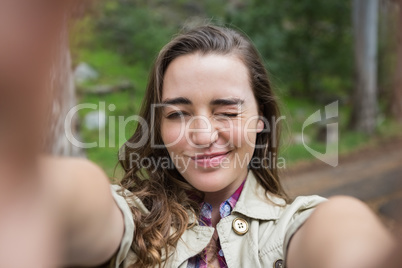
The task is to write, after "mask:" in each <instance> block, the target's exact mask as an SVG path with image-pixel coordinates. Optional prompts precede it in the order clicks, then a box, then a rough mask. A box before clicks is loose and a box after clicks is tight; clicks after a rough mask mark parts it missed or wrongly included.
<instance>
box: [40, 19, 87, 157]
mask: <svg viewBox="0 0 402 268" xmlns="http://www.w3.org/2000/svg"><path fill="white" fill-rule="evenodd" d="M67 20H68V19H66V22H65V25H64V27H63V31H62V32H61V34H60V45H59V52H58V55H59V58H58V59H56V60H55V64H54V66H53V70H52V78H51V80H52V81H51V83H52V85H51V86H52V90H53V98H54V101H53V107H52V111H51V116H50V117H51V118H50V121H51V122H50V123H49V125H50V129H49V132H48V134H49V136H48V138H47V140H46V141H45V142H46V144H45V148H46V151H47V153H50V154H52V155H58V156H85V154H84V151H83V149H82V148H79V147H76V146H74V145H73V144H72V143H71V141H72V140H73V139H72V138H73V137H72V136H74V139H78V136H79V134H78V123H77V122H78V118H77V117H74V118H73V120H72V121H71V124H68V123H65V121H66V116H67V114H68V112H69V111H70V109H71V108H73V107H74V106H75V105H76V98H75V84H74V76H73V70H72V64H71V54H70V49H69V38H68V35H69V31H68V22H67ZM67 128H70V129H71V131H66V129H67Z"/></svg>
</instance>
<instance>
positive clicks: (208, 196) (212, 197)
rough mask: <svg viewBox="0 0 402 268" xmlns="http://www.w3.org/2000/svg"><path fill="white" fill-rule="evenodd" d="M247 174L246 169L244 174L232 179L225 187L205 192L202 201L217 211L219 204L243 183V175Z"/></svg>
mask: <svg viewBox="0 0 402 268" xmlns="http://www.w3.org/2000/svg"><path fill="white" fill-rule="evenodd" d="M246 175H247V171H246V172H245V174H241V176H239V178H238V179H236V180H235V181H233V182H232V183H231V184H229V185H228V186H227V187H225V188H223V189H222V190H220V191H217V192H205V197H204V202H207V203H208V204H210V205H211V206H212V209H213V210H212V211H216V210H218V211H219V206H220V205H221V204H222V203H223V202H225V201H226V200H227V199H228V198H229V197H231V196H232V195H233V193H234V192H235V191H236V190H237V189H238V188H239V187H240V185H241V184H242V183H243V181H244V179H245V177H246Z"/></svg>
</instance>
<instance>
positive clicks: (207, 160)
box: [190, 151, 231, 167]
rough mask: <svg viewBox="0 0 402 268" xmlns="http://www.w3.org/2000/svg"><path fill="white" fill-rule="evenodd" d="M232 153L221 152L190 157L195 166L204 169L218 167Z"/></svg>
mask: <svg viewBox="0 0 402 268" xmlns="http://www.w3.org/2000/svg"><path fill="white" fill-rule="evenodd" d="M230 152H231V151H227V152H219V153H213V154H202V155H196V156H193V157H190V158H191V160H193V161H194V162H195V164H196V165H197V166H198V165H199V166H202V167H217V166H219V165H220V164H221V162H222V161H223V159H225V158H226V157H227V156H228V154H229V153H230Z"/></svg>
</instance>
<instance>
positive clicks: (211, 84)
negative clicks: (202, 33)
mask: <svg viewBox="0 0 402 268" xmlns="http://www.w3.org/2000/svg"><path fill="white" fill-rule="evenodd" d="M182 96H184V97H187V98H192V99H194V100H198V101H202V100H210V99H214V98H222V97H237V98H242V99H247V98H249V97H250V96H253V92H252V89H251V86H250V79H249V74H248V70H247V67H246V66H245V64H244V63H243V62H242V61H241V60H240V59H239V58H238V57H237V56H236V55H231V54H229V55H217V54H207V55H202V54H200V53H196V54H189V55H184V56H180V57H178V58H176V59H175V60H173V61H172V62H171V64H170V65H169V66H168V68H167V70H166V73H165V76H164V83H163V89H162V99H166V98H175V97H182Z"/></svg>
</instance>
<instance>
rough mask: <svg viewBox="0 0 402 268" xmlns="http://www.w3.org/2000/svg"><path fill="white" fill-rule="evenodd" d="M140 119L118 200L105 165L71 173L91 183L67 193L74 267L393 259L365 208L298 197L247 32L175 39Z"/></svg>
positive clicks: (206, 31)
mask: <svg viewBox="0 0 402 268" xmlns="http://www.w3.org/2000/svg"><path fill="white" fill-rule="evenodd" d="M140 116H141V118H142V119H143V120H142V121H141V122H140V123H139V126H138V128H137V130H136V132H135V133H134V135H133V136H132V137H131V138H130V139H129V141H128V142H127V143H126V144H125V145H124V146H123V148H122V149H123V150H122V153H121V154H120V159H121V164H122V166H123V168H124V170H125V172H126V173H125V176H124V178H123V180H122V182H121V186H117V185H114V186H113V187H112V195H113V197H114V200H115V202H116V203H114V202H113V199H112V198H111V196H110V192H108V190H107V183H106V179H105V177H104V175H103V174H102V173H101V172H100V171H99V170H98V169H97V168H96V167H94V166H92V165H91V164H88V163H86V162H74V161H77V160H71V161H72V162H71V161H70V163H69V165H70V167H71V168H70V169H69V170H70V171H69V172H70V174H68V175H66V176H67V177H71V176H74V178H76V180H77V181H80V185H81V186H82V187H80V189H82V190H79V189H78V190H77V189H75V188H74V187H71V186H70V187H67V189H70V188H71V189H72V190H71V191H67V192H70V193H71V195H74V196H75V197H76V199H77V202H73V204H71V202H70V203H68V202H66V203H68V205H67V207H68V209H69V211H70V212H71V211H74V212H73V213H72V214H73V215H74V216H73V217H69V219H68V220H69V222H70V226H74V227H73V228H71V232H70V233H69V237H68V243H67V249H66V252H67V253H66V259H68V260H69V263H70V264H81V265H96V264H99V263H102V262H104V261H107V260H108V259H109V261H107V264H108V265H109V266H110V267H159V266H164V267H181V268H186V267H187V268H190V267H285V266H286V267H289V268H299V267H309V268H312V267H377V265H379V264H382V263H383V261H384V259H385V258H386V257H387V256H388V254H389V253H390V252H391V250H392V248H393V243H394V242H393V239H392V238H391V237H390V235H389V234H388V233H387V231H386V230H385V228H384V227H383V226H382V225H381V224H380V222H379V220H378V219H377V218H376V217H375V216H374V215H373V213H372V212H371V211H370V210H369V209H368V208H367V207H366V206H365V205H364V204H362V203H361V202H359V201H358V200H355V199H352V198H349V197H334V198H331V199H329V200H328V201H326V200H325V199H323V198H321V197H319V196H307V197H298V198H296V199H295V200H294V201H290V200H289V199H288V198H287V196H286V194H285V192H284V190H283V188H282V186H281V184H280V180H279V177H278V171H277V169H276V167H275V164H274V163H276V161H275V159H276V157H277V150H278V144H279V131H278V126H276V125H275V122H276V119H278V117H279V110H278V106H277V101H276V98H275V95H274V93H273V91H272V88H271V86H270V82H269V79H268V75H267V72H266V70H265V69H264V65H263V63H262V60H261V58H260V56H259V54H258V52H257V51H256V49H255V48H254V46H253V45H252V43H251V42H250V41H249V40H248V39H247V38H246V37H244V36H243V35H241V34H240V33H238V32H236V31H234V30H231V29H228V28H223V27H216V26H211V25H207V26H201V27H198V28H195V29H192V30H189V31H187V32H186V33H183V34H180V35H178V36H177V37H175V38H174V39H173V40H172V41H171V42H169V43H168V44H167V45H166V46H165V47H164V48H163V49H162V51H161V52H160V53H159V56H158V57H157V59H156V62H155V64H154V67H153V70H152V73H151V75H150V79H149V83H148V87H147V91H146V95H145V100H144V103H143V107H142V110H141V112H140ZM58 161H60V160H53V163H52V164H51V165H52V167H53V168H55V169H56V167H57V165H58ZM63 165H64V168H61V166H63ZM65 166H66V165H65V164H60V163H59V167H60V169H57V170H58V172H59V171H60V170H67V169H68V168H65ZM77 166H79V168H76V167H77ZM73 167H75V168H73ZM84 171H85V172H84ZM71 173H73V174H71ZM66 184H67V183H66ZM68 185H73V184H72V183H71V182H69V183H68ZM92 185H96V187H97V189H96V190H95V191H91V193H90V194H88V191H87V190H86V189H88V188H86V187H85V186H87V187H93V186H92ZM63 189H65V188H63ZM65 192H66V190H64V192H63V193H64V195H68V194H66V193H65ZM80 197H81V199H80ZM66 200H69V199H68V198H67V197H66ZM78 200H79V201H78ZM116 204H117V206H116ZM119 211H121V212H122V213H120V212H119ZM122 215H123V216H122ZM112 256H113V257H112Z"/></svg>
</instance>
